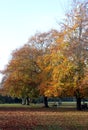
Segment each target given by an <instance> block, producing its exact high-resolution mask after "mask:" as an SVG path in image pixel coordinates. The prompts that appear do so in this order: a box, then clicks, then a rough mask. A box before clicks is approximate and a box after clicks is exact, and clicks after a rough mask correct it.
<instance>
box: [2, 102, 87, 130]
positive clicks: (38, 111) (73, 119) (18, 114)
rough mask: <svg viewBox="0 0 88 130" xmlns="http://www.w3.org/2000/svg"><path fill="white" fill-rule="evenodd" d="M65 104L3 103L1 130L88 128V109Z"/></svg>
mask: <svg viewBox="0 0 88 130" xmlns="http://www.w3.org/2000/svg"><path fill="white" fill-rule="evenodd" d="M65 105H66V103H65V104H63V105H62V107H58V108H57V107H55V108H52V107H50V108H42V107H40V108H39V107H24V106H22V107H21V105H20V104H19V105H18V104H14V105H12V104H10V105H8V104H4V105H2V104H1V105H0V130H88V111H87V110H86V111H76V109H75V108H74V107H73V108H72V107H69V108H68V107H64V106H65ZM70 105H71V104H70ZM72 105H73V104H72ZM73 106H74V105H73Z"/></svg>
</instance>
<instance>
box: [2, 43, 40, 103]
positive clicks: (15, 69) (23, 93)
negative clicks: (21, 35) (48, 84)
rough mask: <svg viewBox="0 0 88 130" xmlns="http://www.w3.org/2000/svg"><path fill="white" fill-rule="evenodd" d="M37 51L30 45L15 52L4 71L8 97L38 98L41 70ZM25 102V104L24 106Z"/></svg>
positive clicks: (4, 84)
mask: <svg viewBox="0 0 88 130" xmlns="http://www.w3.org/2000/svg"><path fill="white" fill-rule="evenodd" d="M36 53H37V52H36V49H35V48H34V47H32V46H29V45H24V46H23V47H22V48H20V49H17V50H15V51H13V53H12V58H11V60H10V62H9V63H8V65H7V67H6V69H5V70H4V71H3V74H4V75H5V80H4V83H3V87H4V89H5V91H6V93H7V94H8V95H11V96H13V97H20V98H22V99H26V101H27V104H29V100H28V99H29V97H30V98H31V97H37V96H38V89H37V86H38V79H37V75H38V73H39V68H38V66H37V64H36V60H37V57H36ZM24 103H25V102H23V104H24Z"/></svg>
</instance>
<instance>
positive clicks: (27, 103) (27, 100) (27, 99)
mask: <svg viewBox="0 0 88 130" xmlns="http://www.w3.org/2000/svg"><path fill="white" fill-rule="evenodd" d="M29 104H30V101H29V97H27V98H26V105H29Z"/></svg>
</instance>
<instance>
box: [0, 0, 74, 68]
mask: <svg viewBox="0 0 88 130" xmlns="http://www.w3.org/2000/svg"><path fill="white" fill-rule="evenodd" d="M71 1H72V0H0V70H1V69H4V67H5V65H6V64H7V63H8V60H9V57H10V54H11V52H12V50H14V49H16V48H18V47H20V46H23V45H24V44H25V43H26V42H27V41H28V38H29V37H31V36H32V35H34V34H35V33H36V31H39V32H44V31H48V30H50V29H51V28H58V24H57V21H59V20H60V19H61V18H63V17H64V12H65V11H66V10H67V9H68V8H70V3H71Z"/></svg>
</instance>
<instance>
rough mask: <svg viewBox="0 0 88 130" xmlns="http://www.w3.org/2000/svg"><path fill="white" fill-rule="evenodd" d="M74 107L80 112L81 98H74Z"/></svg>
mask: <svg viewBox="0 0 88 130" xmlns="http://www.w3.org/2000/svg"><path fill="white" fill-rule="evenodd" d="M76 106H77V110H81V98H80V97H76Z"/></svg>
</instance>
